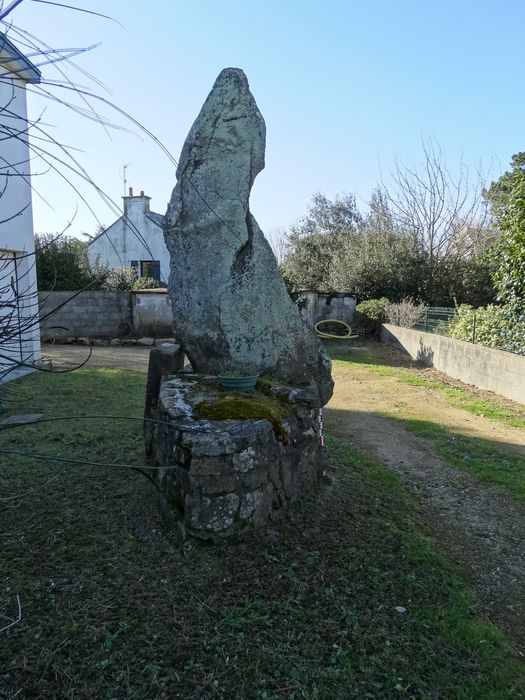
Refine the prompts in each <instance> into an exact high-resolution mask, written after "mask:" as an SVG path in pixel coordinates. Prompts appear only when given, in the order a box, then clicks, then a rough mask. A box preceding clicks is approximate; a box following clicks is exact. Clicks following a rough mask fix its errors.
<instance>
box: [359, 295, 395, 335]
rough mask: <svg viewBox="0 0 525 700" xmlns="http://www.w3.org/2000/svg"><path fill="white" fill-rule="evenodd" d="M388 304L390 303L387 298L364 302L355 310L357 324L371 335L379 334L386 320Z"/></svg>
mask: <svg viewBox="0 0 525 700" xmlns="http://www.w3.org/2000/svg"><path fill="white" fill-rule="evenodd" d="M388 303H389V302H388V299H387V298H386V297H381V299H369V300H368V301H362V302H361V303H360V304H358V305H357V306H356V308H355V319H356V324H357V325H358V326H359V327H360V328H364V329H365V330H366V331H368V332H369V333H374V334H377V333H379V329H380V328H381V324H382V323H383V322H384V321H385V319H386V309H387V306H388Z"/></svg>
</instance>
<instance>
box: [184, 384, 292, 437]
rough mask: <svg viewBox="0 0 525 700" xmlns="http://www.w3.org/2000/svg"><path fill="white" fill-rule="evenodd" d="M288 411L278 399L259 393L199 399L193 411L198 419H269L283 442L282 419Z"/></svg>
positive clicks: (283, 419)
mask: <svg viewBox="0 0 525 700" xmlns="http://www.w3.org/2000/svg"><path fill="white" fill-rule="evenodd" d="M289 412H290V411H289V409H287V408H286V407H285V406H284V405H283V404H282V403H281V402H280V401H279V400H278V399H273V398H269V397H268V396H264V395H263V394H259V393H257V394H254V395H252V396H246V395H245V394H237V393H232V394H228V395H227V396H225V397H221V398H219V399H215V400H210V401H201V403H199V404H198V405H197V406H196V407H195V413H196V415H197V417H198V418H199V419H200V420H228V419H233V420H267V421H270V423H271V424H272V426H273V428H274V430H275V432H276V434H277V435H278V437H279V438H280V439H282V440H284V441H285V442H286V441H287V439H288V431H287V430H286V428H285V426H284V421H285V420H286V418H287V416H288V415H289Z"/></svg>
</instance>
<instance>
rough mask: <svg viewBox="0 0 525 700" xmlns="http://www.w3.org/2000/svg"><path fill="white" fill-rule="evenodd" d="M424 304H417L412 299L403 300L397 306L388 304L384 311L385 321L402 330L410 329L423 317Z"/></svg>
mask: <svg viewBox="0 0 525 700" xmlns="http://www.w3.org/2000/svg"><path fill="white" fill-rule="evenodd" d="M426 308H427V307H426V306H425V304H417V303H416V302H414V301H412V299H403V300H402V301H400V302H398V303H397V304H388V305H387V307H386V309H385V316H386V320H387V321H389V322H390V323H395V324H396V325H397V326H403V328H412V326H415V325H416V323H419V321H421V319H422V318H423V316H424V315H425V309H426Z"/></svg>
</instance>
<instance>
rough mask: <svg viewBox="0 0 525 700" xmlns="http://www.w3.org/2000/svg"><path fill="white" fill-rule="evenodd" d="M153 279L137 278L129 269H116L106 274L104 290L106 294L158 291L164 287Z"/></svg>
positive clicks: (131, 269)
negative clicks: (143, 290) (142, 290)
mask: <svg viewBox="0 0 525 700" xmlns="http://www.w3.org/2000/svg"><path fill="white" fill-rule="evenodd" d="M165 286H166V285H164V284H161V283H160V282H159V281H158V280H155V279H153V277H137V276H136V273H135V271H134V270H133V268H131V267H116V268H114V269H113V270H111V271H110V272H109V274H108V277H107V279H106V282H105V283H104V289H105V290H106V291H107V292H133V291H138V290H139V289H158V288H159V287H165Z"/></svg>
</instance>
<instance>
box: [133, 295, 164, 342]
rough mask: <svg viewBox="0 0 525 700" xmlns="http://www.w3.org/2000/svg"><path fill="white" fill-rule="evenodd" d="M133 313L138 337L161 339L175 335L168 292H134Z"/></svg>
mask: <svg viewBox="0 0 525 700" xmlns="http://www.w3.org/2000/svg"><path fill="white" fill-rule="evenodd" d="M131 313H132V318H133V329H134V332H135V333H136V334H137V335H145V336H153V337H157V338H159V337H163V336H166V337H169V336H171V335H172V334H173V316H172V314H171V301H170V298H169V296H168V293H167V292H148V291H144V292H132V294H131Z"/></svg>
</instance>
